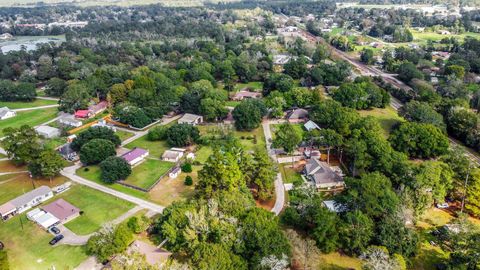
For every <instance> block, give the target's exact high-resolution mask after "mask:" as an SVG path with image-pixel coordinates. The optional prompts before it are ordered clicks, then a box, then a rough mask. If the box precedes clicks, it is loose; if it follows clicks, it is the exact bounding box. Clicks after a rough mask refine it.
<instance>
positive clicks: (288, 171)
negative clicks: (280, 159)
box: [279, 163, 303, 184]
mask: <svg viewBox="0 0 480 270" xmlns="http://www.w3.org/2000/svg"><path fill="white" fill-rule="evenodd" d="M279 170H280V172H281V173H282V178H283V182H284V183H287V184H293V183H302V182H303V178H302V176H301V174H300V172H299V171H298V170H295V169H294V168H292V166H291V164H290V163H287V164H279Z"/></svg>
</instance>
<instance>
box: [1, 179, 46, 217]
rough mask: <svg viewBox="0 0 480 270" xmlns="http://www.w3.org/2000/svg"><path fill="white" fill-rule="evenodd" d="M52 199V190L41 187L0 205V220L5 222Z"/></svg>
mask: <svg viewBox="0 0 480 270" xmlns="http://www.w3.org/2000/svg"><path fill="white" fill-rule="evenodd" d="M52 197H53V192H52V190H51V189H50V188H49V187H47V186H41V187H39V188H36V189H34V190H32V191H29V192H27V193H25V194H23V195H21V196H19V197H17V198H15V199H13V200H11V201H8V202H6V203H5V204H3V205H0V218H2V219H3V220H7V219H9V218H11V217H13V216H15V215H16V214H20V213H23V212H25V211H27V210H28V209H30V208H32V207H35V206H37V205H39V204H40V203H42V202H44V201H46V200H48V199H50V198H52Z"/></svg>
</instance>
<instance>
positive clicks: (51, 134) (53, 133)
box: [35, 126, 60, 139]
mask: <svg viewBox="0 0 480 270" xmlns="http://www.w3.org/2000/svg"><path fill="white" fill-rule="evenodd" d="M35 131H36V132H37V133H38V135H40V136H42V137H45V138H47V139H52V138H57V137H60V129H58V128H54V127H51V126H38V127H36V128H35Z"/></svg>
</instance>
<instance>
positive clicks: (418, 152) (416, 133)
mask: <svg viewBox="0 0 480 270" xmlns="http://www.w3.org/2000/svg"><path fill="white" fill-rule="evenodd" d="M390 142H391V143H392V145H393V146H394V147H395V148H396V150H398V151H400V152H403V153H406V154H408V155H409V156H411V157H415V158H434V157H438V156H441V155H444V154H446V153H447V150H448V146H449V141H448V137H447V136H446V135H445V134H444V133H443V132H442V131H441V130H440V129H438V128H437V127H435V126H434V125H431V124H422V123H414V122H405V123H402V124H400V125H399V126H398V127H397V128H396V129H395V130H394V131H393V132H392V134H391V135H390Z"/></svg>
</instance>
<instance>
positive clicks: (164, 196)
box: [149, 166, 202, 206]
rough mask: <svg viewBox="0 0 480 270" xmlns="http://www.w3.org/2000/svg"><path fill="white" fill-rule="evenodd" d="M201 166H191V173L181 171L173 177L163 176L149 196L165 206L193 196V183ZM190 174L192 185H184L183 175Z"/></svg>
mask: <svg viewBox="0 0 480 270" xmlns="http://www.w3.org/2000/svg"><path fill="white" fill-rule="evenodd" d="M201 168H202V166H193V167H192V172H191V173H183V172H182V173H181V174H179V175H178V177H177V178H175V179H170V178H168V177H165V178H163V179H162V181H160V182H159V183H158V184H157V185H156V186H155V187H154V188H153V189H152V190H150V192H149V194H150V198H152V200H154V201H156V202H158V203H160V204H161V205H164V206H167V205H170V204H172V202H174V201H178V200H184V199H188V198H190V197H192V196H193V194H194V190H195V184H196V183H197V178H198V175H197V173H198V171H199V170H200V169H201ZM187 175H190V176H191V177H192V180H193V185H191V186H186V185H185V184H184V181H185V177H186V176H187Z"/></svg>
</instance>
